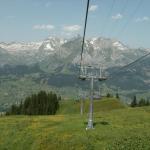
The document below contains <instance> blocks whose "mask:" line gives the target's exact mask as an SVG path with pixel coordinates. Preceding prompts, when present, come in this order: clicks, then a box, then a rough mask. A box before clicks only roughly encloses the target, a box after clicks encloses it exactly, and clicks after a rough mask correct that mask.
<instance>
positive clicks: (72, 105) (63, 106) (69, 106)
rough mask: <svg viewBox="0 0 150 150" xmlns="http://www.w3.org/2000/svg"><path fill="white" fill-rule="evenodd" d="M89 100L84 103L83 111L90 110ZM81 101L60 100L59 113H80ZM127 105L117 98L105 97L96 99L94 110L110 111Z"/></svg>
mask: <svg viewBox="0 0 150 150" xmlns="http://www.w3.org/2000/svg"><path fill="white" fill-rule="evenodd" d="M89 102H90V101H89V100H85V101H84V103H83V110H84V111H83V112H84V113H88V111H89ZM80 104H81V101H75V100H63V101H61V102H60V109H59V111H58V112H57V114H78V113H79V112H80ZM122 108H126V106H125V105H124V104H123V103H122V102H121V101H119V100H117V99H116V98H103V99H101V100H94V112H99V111H110V110H113V109H122Z"/></svg>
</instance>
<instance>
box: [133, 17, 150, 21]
mask: <svg viewBox="0 0 150 150" xmlns="http://www.w3.org/2000/svg"><path fill="white" fill-rule="evenodd" d="M149 20H150V18H149V17H146V16H145V17H142V18H137V19H136V20H135V21H136V22H145V21H149Z"/></svg>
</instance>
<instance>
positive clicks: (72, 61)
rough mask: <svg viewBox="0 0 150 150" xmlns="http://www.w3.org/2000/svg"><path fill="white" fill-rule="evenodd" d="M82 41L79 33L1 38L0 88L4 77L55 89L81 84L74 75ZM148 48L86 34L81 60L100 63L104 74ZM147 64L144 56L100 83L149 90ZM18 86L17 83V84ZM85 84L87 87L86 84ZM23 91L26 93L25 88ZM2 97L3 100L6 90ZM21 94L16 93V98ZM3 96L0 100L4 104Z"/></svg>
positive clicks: (88, 63)
mask: <svg viewBox="0 0 150 150" xmlns="http://www.w3.org/2000/svg"><path fill="white" fill-rule="evenodd" d="M81 44H82V37H81V36H76V37H74V38H71V39H63V38H58V37H48V38H47V39H45V40H43V41H39V42H28V43H26V42H11V43H5V42H0V78H1V84H0V88H4V84H3V81H4V80H6V78H7V81H8V80H9V84H15V83H17V82H18V80H21V79H22V80H28V79H29V80H30V81H31V82H34V83H36V86H41V85H42V86H43V83H44V86H45V85H46V86H47V87H46V88H47V89H48V88H49V87H51V88H52V87H53V88H54V87H57V88H58V89H60V88H61V89H65V88H67V87H72V88H73V89H74V87H76V88H77V87H79V86H80V85H81V86H83V83H81V82H80V81H78V77H77V76H78V70H79V68H78V65H79V64H80V58H81ZM149 51H150V50H149V49H144V48H137V49H133V48H130V47H129V46H127V45H125V44H123V43H122V42H120V41H118V40H115V39H109V38H102V37H97V38H89V39H86V40H85V47H84V52H83V63H84V64H85V65H96V66H103V68H104V69H105V71H106V72H107V74H111V73H112V72H114V71H117V70H118V69H119V68H120V67H122V66H124V65H127V64H129V63H131V62H133V61H134V60H136V59H138V58H140V57H141V56H143V55H145V54H147V53H149ZM149 65H150V60H149V57H147V58H146V59H144V60H142V62H139V63H137V64H136V65H135V66H133V67H130V68H127V69H126V70H123V71H121V72H119V73H118V74H117V76H118V78H117V79H113V80H108V81H107V82H106V83H103V86H104V87H109V88H112V87H115V88H116V87H117V88H118V87H119V88H120V89H121V90H122V91H124V93H126V94H128V95H130V94H131V91H132V93H142V94H143V93H150V92H149V89H150V84H149V83H150V69H149ZM115 78H116V77H115ZM29 80H28V81H29ZM31 82H30V83H31ZM7 84H8V83H7ZM17 86H18V87H19V85H17ZM25 86H28V85H25ZM6 87H7V85H6ZM85 87H86V88H88V86H85ZM14 88H15V87H14ZM25 89H28V87H25ZM105 89H106V88H105ZM5 90H6V91H5ZM5 90H2V91H3V92H4V93H9V91H7V88H6V89H5ZM22 90H23V89H22ZM14 91H15V90H14ZM133 91H134V92H133ZM105 92H106V91H105ZM64 93H66V94H64ZM73 93H74V92H73ZM24 94H25V95H26V92H24ZM28 94H29V93H28ZM63 94H64V95H65V96H66V95H67V92H64V90H63ZM0 95H2V93H0ZM8 95H9V94H8ZM14 95H15V94H14ZM2 97H4V99H5V100H6V98H7V94H5V96H2ZM15 97H16V96H15ZM22 97H23V96H20V95H19V96H18V97H17V98H16V100H19V99H21V98H22ZM2 99H3V98H2ZM5 100H1V101H2V102H3V104H4V103H5ZM6 101H7V100H6ZM10 101H11V100H9V102H10ZM14 101H15V100H14ZM14 101H13V102H14ZM7 102H8V101H7Z"/></svg>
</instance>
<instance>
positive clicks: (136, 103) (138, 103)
mask: <svg viewBox="0 0 150 150" xmlns="http://www.w3.org/2000/svg"><path fill="white" fill-rule="evenodd" d="M130 105H131V107H142V106H150V102H149V100H148V99H147V100H145V99H144V98H141V100H140V101H137V98H136V96H134V98H133V100H132V102H131V104H130Z"/></svg>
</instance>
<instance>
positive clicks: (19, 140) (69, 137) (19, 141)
mask: <svg viewBox="0 0 150 150" xmlns="http://www.w3.org/2000/svg"><path fill="white" fill-rule="evenodd" d="M72 102H73V101H62V102H61V109H60V110H59V112H58V115H55V116H3V117H0V132H1V134H0V150H27V149H28V150H52V149H53V150H77V149H78V150H148V149H150V144H149V141H150V128H149V126H150V107H140V108H129V107H127V106H124V105H123V104H121V102H120V101H117V100H115V99H114V100H113V99H105V100H101V101H94V105H95V106H94V107H95V109H94V110H95V113H94V129H93V130H87V131H86V130H85V128H86V125H87V113H84V115H83V116H81V115H80V114H79V113H80V111H79V110H78V111H77V109H79V103H77V104H75V105H73V103H72ZM87 103H88V102H87ZM87 107H88V106H87ZM73 108H74V110H73V111H72V112H71V109H73ZM102 108H104V110H105V111H104V110H103V111H102ZM61 113H62V114H61ZM71 113H72V114H71ZM64 114H66V115H64Z"/></svg>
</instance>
